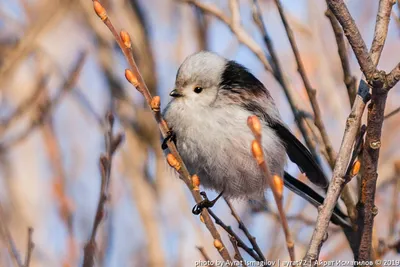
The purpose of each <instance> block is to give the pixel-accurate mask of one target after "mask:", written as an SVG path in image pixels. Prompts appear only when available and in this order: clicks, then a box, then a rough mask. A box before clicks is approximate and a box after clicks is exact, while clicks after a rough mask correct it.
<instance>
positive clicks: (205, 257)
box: [196, 247, 211, 267]
mask: <svg viewBox="0 0 400 267" xmlns="http://www.w3.org/2000/svg"><path fill="white" fill-rule="evenodd" d="M196 248H197V249H198V250H199V252H200V254H201V255H202V256H203V258H204V260H205V261H206V262H211V258H210V257H209V256H208V255H207V253H206V250H205V249H204V248H203V247H196ZM207 266H210V265H205V267H207Z"/></svg>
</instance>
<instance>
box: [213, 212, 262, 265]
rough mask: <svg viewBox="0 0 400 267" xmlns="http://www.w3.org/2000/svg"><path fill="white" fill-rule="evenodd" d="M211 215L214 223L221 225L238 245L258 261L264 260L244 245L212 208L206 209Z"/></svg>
mask: <svg viewBox="0 0 400 267" xmlns="http://www.w3.org/2000/svg"><path fill="white" fill-rule="evenodd" d="M208 212H209V213H210V215H211V217H213V219H214V221H215V223H216V224H218V225H219V226H221V227H222V228H223V229H224V230H225V231H226V232H227V233H228V234H229V235H230V236H233V237H234V238H235V240H236V242H237V245H238V247H240V248H242V249H243V250H244V251H246V252H247V254H249V255H250V256H251V257H252V258H253V259H255V260H256V261H260V262H265V258H263V257H260V256H259V255H258V254H257V253H256V252H255V251H254V250H253V249H252V248H250V247H249V246H247V245H246V243H244V242H243V240H242V239H241V238H240V237H239V236H238V235H237V234H236V233H235V232H234V231H233V230H232V227H230V226H228V225H226V224H225V223H224V222H223V221H222V220H221V219H220V218H219V217H218V216H217V215H216V214H215V213H214V212H213V211H212V210H210V209H209V210H208Z"/></svg>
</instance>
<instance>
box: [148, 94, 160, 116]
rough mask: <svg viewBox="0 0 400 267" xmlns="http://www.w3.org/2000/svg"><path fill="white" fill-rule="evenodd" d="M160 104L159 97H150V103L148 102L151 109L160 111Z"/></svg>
mask: <svg viewBox="0 0 400 267" xmlns="http://www.w3.org/2000/svg"><path fill="white" fill-rule="evenodd" d="M160 105H161V101H160V97H159V96H158V95H156V96H154V97H153V98H152V99H151V103H150V106H151V109H152V110H153V111H154V112H159V111H160Z"/></svg>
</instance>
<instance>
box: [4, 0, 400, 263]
mask: <svg viewBox="0 0 400 267" xmlns="http://www.w3.org/2000/svg"><path fill="white" fill-rule="evenodd" d="M204 3H207V4H209V3H212V4H214V5H215V6H216V7H218V8H219V9H220V10H221V11H222V12H224V13H225V14H226V16H228V17H229V16H230V12H229V7H228V0H216V1H204ZM239 3H240V15H241V21H242V25H243V28H244V30H245V31H246V32H247V33H248V35H249V37H250V38H253V39H254V41H255V42H256V43H257V44H258V45H259V46H260V47H261V48H262V49H263V51H267V49H266V47H265V44H264V41H263V36H262V34H261V33H260V31H259V29H258V27H257V25H256V24H255V23H254V20H253V17H252V10H253V1H251V0H241V1H239ZM282 3H283V6H284V9H285V10H286V15H287V17H288V20H289V23H290V25H291V27H292V29H293V31H294V35H295V38H296V41H297V44H298V47H299V50H300V54H301V56H302V60H303V63H304V64H305V67H306V72H307V75H308V77H309V79H310V81H311V84H312V86H313V88H315V89H316V90H317V98H318V101H319V103H320V107H321V109H322V116H323V120H324V122H325V125H326V127H327V129H328V133H329V136H330V138H331V140H332V142H333V146H334V149H335V150H336V151H337V150H338V148H339V146H340V142H341V138H342V135H343V131H344V126H345V121H346V118H347V116H348V114H349V112H350V104H349V99H348V95H347V91H346V86H345V84H344V82H343V70H342V66H341V62H340V58H339V55H338V53H337V44H336V41H335V36H334V33H333V31H332V27H331V24H330V22H329V20H328V18H327V17H326V16H325V11H326V4H325V1H319V0H284V1H282ZM346 3H347V5H348V8H349V10H350V12H351V14H352V15H353V17H354V18H355V21H356V23H357V25H358V27H359V28H360V31H361V33H362V35H363V37H364V39H365V41H366V43H367V45H368V46H370V44H371V41H372V37H373V30H374V26H375V20H376V13H377V10H378V1H375V0H348V1H346ZM102 4H103V5H104V7H105V8H106V9H107V13H108V15H109V17H110V19H111V20H112V22H113V24H114V26H115V27H116V28H117V30H118V29H125V30H126V31H128V32H129V33H130V35H131V38H132V42H133V54H134V57H135V59H136V61H137V63H138V66H139V69H140V70H141V72H142V74H143V76H144V79H145V81H146V83H147V85H148V87H149V89H150V90H151V92H152V93H153V94H154V95H159V96H160V97H161V105H162V107H164V106H165V105H166V104H167V103H168V101H169V96H168V93H169V91H171V90H172V89H173V87H174V79H175V75H176V71H177V69H178V67H179V65H180V63H181V62H182V61H183V60H184V58H185V57H186V56H188V55H190V54H192V53H194V52H196V51H199V50H203V49H208V50H212V51H215V52H218V53H219V54H221V55H223V56H225V57H227V58H230V59H235V60H237V61H238V62H240V63H242V64H244V65H245V66H246V67H248V68H249V69H250V70H251V71H252V72H253V73H254V74H255V75H256V76H257V77H258V78H259V79H260V80H261V81H262V82H263V83H264V84H265V85H266V87H267V88H268V89H269V90H270V92H271V94H272V96H273V98H274V99H275V101H276V103H277V106H278V107H279V109H280V112H281V114H282V116H283V118H284V120H285V122H286V123H287V124H288V125H289V126H290V127H291V129H292V130H293V132H294V133H295V134H296V135H297V136H298V138H300V140H303V139H302V137H301V134H300V132H299V130H298V128H297V127H296V123H295V122H294V117H293V113H292V111H291V109H290V107H289V104H288V101H287V98H286V97H285V94H284V93H283V90H282V87H281V86H280V85H279V83H278V82H277V81H276V80H275V79H274V78H273V76H272V75H271V73H269V72H267V71H266V70H265V68H264V66H263V64H262V63H261V61H260V60H259V58H258V57H256V56H255V55H254V54H253V53H252V52H251V51H250V50H249V48H248V47H247V46H246V45H243V44H241V43H239V42H238V39H237V36H235V35H234V34H232V32H231V31H230V29H229V28H228V27H227V25H226V24H224V23H223V22H221V21H219V20H217V19H216V18H215V17H214V16H212V15H205V14H204V13H203V12H201V11H200V10H198V9H196V8H195V7H193V6H192V5H189V4H188V3H184V2H182V1H175V0H130V1H129V0H128V1H124V0H103V1H102ZM259 4H260V8H261V11H262V15H263V19H264V23H265V25H266V27H267V29H268V32H269V35H270V37H271V39H272V41H273V43H274V45H275V48H276V50H277V53H278V57H279V61H280V63H281V64H282V67H283V71H284V75H285V77H286V79H287V81H288V83H289V84H290V87H291V90H292V93H293V96H294V98H295V101H296V104H297V105H298V106H299V108H301V110H303V111H305V112H309V113H311V114H312V110H311V106H310V103H309V100H308V97H307V94H306V91H305V89H304V85H303V82H302V80H301V78H300V76H299V75H298V73H297V66H296V61H295V59H294V56H293V52H292V50H291V47H290V44H289V42H288V38H287V35H286V33H285V29H284V28H283V26H282V22H281V20H280V17H279V14H278V12H277V8H276V6H275V4H274V1H271V0H260V1H259ZM399 10H400V9H399V6H398V5H395V6H394V8H393V14H392V19H391V22H390V25H389V34H388V37H387V41H386V45H385V48H384V51H383V54H382V57H381V60H380V63H379V68H380V69H383V70H386V71H389V70H391V69H392V68H393V67H394V66H395V64H397V63H398V61H399V53H398V51H399V47H400V46H399V45H400V39H399V37H400V20H399V13H400V12H399ZM0 27H1V30H0V266H5V267H8V266H17V265H15V260H14V257H13V256H12V255H13V253H10V249H11V248H15V249H16V250H17V251H18V254H19V255H20V257H21V258H24V257H25V254H26V251H27V243H28V242H27V240H28V227H32V228H33V235H32V240H33V242H34V244H35V247H34V249H33V251H32V260H31V264H30V266H46V267H47V266H49V267H53V266H63V267H67V266H69V267H72V266H81V264H82V258H83V247H84V245H85V243H86V242H87V241H88V239H89V238H90V234H91V231H92V227H93V221H94V218H95V213H96V207H97V202H98V199H99V190H100V183H101V175H100V168H99V157H100V155H101V154H102V153H104V152H105V141H104V134H105V130H104V129H105V120H104V118H105V114H106V112H107V111H108V110H111V111H112V112H113V113H114V114H115V117H116V123H115V127H114V128H115V131H116V132H122V133H124V135H125V140H124V142H123V143H122V145H121V146H120V148H119V150H118V151H117V152H116V154H115V156H114V160H113V166H112V174H111V183H110V189H109V198H108V202H107V204H106V213H105V217H104V220H103V222H102V223H101V225H100V227H99V230H98V233H97V251H96V264H95V266H107V267H108V266H110V267H111V266H113V267H120V266H195V262H196V260H200V259H203V257H202V255H201V254H200V253H199V250H198V249H197V247H202V248H204V250H205V251H206V253H207V255H208V256H209V257H210V258H211V259H214V260H215V259H220V256H219V254H218V253H217V251H216V250H215V248H214V247H213V240H212V237H211V235H210V234H209V232H208V231H207V230H206V228H205V227H204V225H203V224H202V223H201V222H200V220H199V218H198V216H194V215H192V213H191V208H192V207H193V205H194V204H195V203H194V201H193V198H192V197H191V195H190V192H189V190H187V188H186V186H185V185H184V183H183V182H182V181H180V180H179V179H178V178H177V175H176V173H175V172H174V171H173V170H172V169H171V168H170V167H169V166H168V165H167V164H166V161H165V158H164V154H163V152H162V151H161V147H160V134H159V132H158V128H157V125H156V123H155V120H154V119H153V115H152V112H151V111H150V110H149V109H148V107H147V106H146V105H145V104H144V99H143V97H142V96H141V95H140V94H139V93H138V92H137V91H136V89H134V88H133V87H132V86H131V85H130V84H129V83H128V82H127V81H126V80H125V77H124V70H125V68H126V67H127V63H126V61H125V59H124V57H123V56H122V54H121V52H120V49H119V48H118V47H117V46H116V43H115V40H114V39H113V36H112V34H111V33H110V32H109V30H108V29H107V28H106V27H105V26H104V24H103V23H102V22H101V20H100V19H99V18H98V17H97V16H96V14H95V13H94V11H93V7H92V1H90V0H62V1H61V0H29V1H28V0H0ZM348 55H349V59H350V70H351V73H352V75H354V76H355V77H356V78H357V81H359V79H360V77H361V72H360V70H359V66H358V64H357V62H356V60H355V57H354V55H353V53H352V51H351V49H350V48H349V49H348ZM399 103H400V91H399V85H397V87H396V88H394V89H393V90H392V91H391V93H390V96H389V98H388V103H387V108H386V113H389V112H390V111H392V110H395V109H396V108H398V107H399V105H400V104H399ZM364 121H365V120H364ZM399 127H400V114H398V115H393V116H391V117H390V118H387V119H386V120H385V123H384V128H383V138H382V149H381V156H380V159H379V161H380V162H379V180H378V187H379V188H378V191H377V197H376V205H377V207H378V209H379V214H378V215H377V217H376V219H375V227H376V229H375V239H374V240H375V243H374V244H375V246H376V247H379V244H381V245H382V244H386V243H390V242H393V241H394V240H398V239H399V238H400V233H399V230H400V228H399V224H398V223H397V222H398V220H399V212H398V208H397V207H398V204H399V195H398V192H399V190H400V182H399V180H400V177H399V176H400V174H399V172H400V170H398V171H397V172H396V171H395V163H396V161H398V160H400V146H399V143H398V142H399V140H400V139H399V138H400V134H399V130H400V128H399ZM317 143H318V142H317ZM249 149H250V148H249ZM321 159H323V157H321ZM323 164H324V165H325V170H326V172H327V174H329V175H330V169H329V167H328V164H326V162H325V161H324V160H323ZM398 169H400V167H399V168H398ZM288 170H289V172H290V173H291V174H292V175H294V176H298V177H299V178H300V179H304V177H303V176H302V175H300V173H299V171H298V169H297V168H296V167H294V166H292V165H291V164H289V165H288ZM267 195H268V198H269V199H270V200H271V201H270V209H269V210H268V211H263V212H254V211H253V209H252V208H251V207H250V206H249V204H248V203H247V202H245V201H234V202H233V205H234V207H235V208H236V210H237V212H238V214H239V215H240V217H241V218H242V220H243V221H244V223H245V224H246V225H247V226H248V229H249V230H250V232H251V233H252V234H253V235H254V236H255V237H256V238H257V242H258V244H259V245H260V248H261V250H262V251H263V253H264V255H265V256H266V258H267V259H270V260H274V259H281V260H288V259H289V257H288V253H287V250H286V245H285V239H284V235H283V231H282V229H281V225H280V222H279V220H278V217H277V211H276V208H275V206H276V205H275V203H274V201H273V198H272V197H271V196H272V194H271V193H270V192H267ZM209 196H210V198H211V197H214V196H215V193H213V192H209ZM284 203H285V209H286V212H287V216H288V218H289V223H290V228H291V231H292V234H293V236H294V238H295V248H296V254H297V257H298V259H301V257H302V255H304V252H305V249H306V248H307V246H308V242H309V240H310V237H311V234H312V231H313V229H314V223H315V219H316V216H317V211H316V209H315V208H314V207H313V206H311V205H309V204H307V203H306V202H305V201H303V200H302V199H300V198H299V197H297V196H294V195H293V194H291V193H289V192H286V190H285V193H284ZM213 210H214V211H215V212H216V213H217V214H218V216H219V217H220V218H221V219H222V220H223V221H224V222H225V223H226V224H228V225H231V226H232V228H233V229H234V231H235V232H236V233H237V234H238V235H239V236H240V237H244V235H243V234H242V232H241V231H240V230H239V229H238V227H237V222H236V220H235V219H234V218H233V217H232V216H231V214H230V210H229V208H228V207H227V205H226V204H225V202H224V201H220V202H218V203H217V205H216V206H215V208H213ZM218 229H219V231H220V233H221V234H222V238H223V240H224V242H225V244H227V246H228V250H230V252H231V253H232V255H233V249H232V246H231V243H230V242H229V237H228V236H227V234H226V233H225V232H224V231H223V229H222V228H218ZM329 233H330V235H329V239H328V241H327V242H326V243H325V245H324V246H323V248H322V252H321V259H323V260H336V259H338V260H352V253H351V249H350V248H349V245H348V243H347V241H346V238H345V236H344V234H343V233H342V231H341V230H340V228H338V227H337V226H334V225H331V226H330V228H329ZM379 240H381V241H380V243H379ZM10 241H12V244H11V243H10ZM246 243H247V244H249V242H248V241H247V240H246ZM381 254H382V255H380V256H381V257H382V258H385V259H400V257H399V255H398V254H396V251H392V250H387V251H384V253H383V252H382V253H381ZM242 255H243V257H244V258H245V259H247V260H251V258H250V257H249V256H248V255H246V253H245V252H243V253H242Z"/></svg>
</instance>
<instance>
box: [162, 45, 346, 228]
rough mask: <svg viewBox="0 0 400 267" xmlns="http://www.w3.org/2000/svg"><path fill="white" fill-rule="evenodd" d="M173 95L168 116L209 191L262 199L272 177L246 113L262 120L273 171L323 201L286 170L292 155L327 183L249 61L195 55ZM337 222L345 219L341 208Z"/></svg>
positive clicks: (315, 201)
mask: <svg viewBox="0 0 400 267" xmlns="http://www.w3.org/2000/svg"><path fill="white" fill-rule="evenodd" d="M170 96H172V97H173V99H172V100H171V101H170V102H169V104H168V105H167V107H166V108H165V110H164V112H163V115H164V118H165V119H166V121H167V123H168V125H169V126H170V127H171V129H172V131H173V134H174V137H175V138H174V139H175V142H176V146H177V149H178V151H179V153H180V155H181V156H182V159H183V161H184V162H185V164H186V165H187V167H188V169H189V171H190V172H191V173H193V174H194V173H196V174H198V175H199V177H200V180H201V184H202V185H203V186H204V187H205V188H210V189H213V190H215V191H217V192H223V195H224V196H226V197H229V198H245V199H252V200H256V201H261V202H263V200H264V198H265V196H264V191H265V189H266V187H267V180H266V178H265V177H264V176H263V174H262V172H261V170H260V168H259V166H258V165H257V163H256V161H255V159H254V157H253V155H252V153H251V150H250V147H251V142H252V140H253V139H254V137H253V135H252V132H251V130H250V129H249V128H248V126H247V118H248V117H249V116H251V115H256V116H258V118H259V119H260V121H261V122H262V136H263V138H262V146H263V149H264V155H265V160H266V163H267V164H268V167H269V170H270V172H271V173H272V174H277V175H279V176H281V177H284V181H285V185H286V186H287V187H288V188H289V189H291V190H292V191H294V192H295V193H296V194H298V195H300V196H301V197H303V198H305V199H306V200H308V201H309V202H311V203H312V204H314V205H316V206H317V205H319V204H321V203H322V201H323V198H322V197H321V196H320V195H319V194H317V193H316V192H315V191H313V190H312V189H311V188H310V187H308V186H307V185H305V184H304V183H302V182H300V181H298V180H296V179H295V178H293V177H292V176H290V175H289V174H288V173H286V172H285V171H284V167H285V164H286V154H287V155H288V156H289V159H290V160H291V161H292V162H294V163H296V164H297V165H298V166H299V168H300V170H301V171H302V172H303V173H305V175H306V176H307V177H308V179H309V180H310V181H311V182H312V183H314V184H315V185H317V186H319V187H322V188H326V187H327V186H328V184H329V183H328V180H327V178H326V177H325V175H324V173H323V172H322V170H321V168H320V166H319V165H318V164H317V163H316V162H315V160H314V159H313V157H312V155H311V154H310V152H309V151H308V149H307V148H306V147H305V146H304V145H303V144H302V143H301V142H300V141H299V140H298V139H297V138H296V137H295V136H294V135H293V134H292V133H291V132H290V130H289V129H288V128H287V127H286V126H285V124H284V123H283V122H282V119H281V117H280V115H279V112H278V109H277V108H276V106H275V103H274V100H273V99H272V97H271V95H270V93H269V92H268V90H267V89H266V88H265V87H264V85H263V84H262V83H261V82H260V81H259V80H258V79H257V78H256V77H255V76H254V75H253V74H251V73H250V72H249V71H248V70H247V69H246V68H245V67H244V66H242V65H240V64H238V63H236V62H235V61H232V60H227V59H225V58H223V57H221V56H219V55H217V54H215V53H212V52H206V51H203V52H199V53H196V54H194V55H191V56H189V57H188V58H187V59H186V60H185V61H184V62H183V63H182V65H181V66H180V68H179V70H178V73H177V75H176V82H175V89H174V90H173V91H172V92H171V93H170ZM332 218H333V219H332V221H333V222H334V223H337V224H347V221H346V216H345V215H344V214H343V213H342V212H341V211H340V210H339V209H335V212H334V216H333V217H332Z"/></svg>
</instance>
